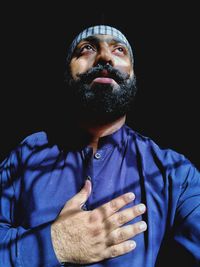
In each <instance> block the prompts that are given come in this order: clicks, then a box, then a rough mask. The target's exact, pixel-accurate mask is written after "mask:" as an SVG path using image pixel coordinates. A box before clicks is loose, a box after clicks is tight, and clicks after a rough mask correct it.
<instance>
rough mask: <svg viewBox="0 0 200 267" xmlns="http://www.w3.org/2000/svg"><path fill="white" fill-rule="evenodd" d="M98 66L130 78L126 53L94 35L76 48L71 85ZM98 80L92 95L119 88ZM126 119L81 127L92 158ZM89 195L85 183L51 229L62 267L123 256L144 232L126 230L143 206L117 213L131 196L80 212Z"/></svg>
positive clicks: (138, 226) (140, 226) (140, 227)
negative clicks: (98, 87)
mask: <svg viewBox="0 0 200 267" xmlns="http://www.w3.org/2000/svg"><path fill="white" fill-rule="evenodd" d="M98 63H104V64H106V63H109V64H111V65H112V66H113V67H115V68H117V69H118V70H121V71H123V72H126V73H127V74H128V75H129V76H130V77H131V76H132V75H133V74H134V70H133V65H132V62H131V59H130V55H129V52H128V49H127V47H126V46H125V45H124V44H122V43H120V42H119V40H116V39H113V37H112V36H109V35H96V36H95V38H88V39H87V40H83V41H81V42H80V43H79V44H78V46H77V48H76V50H75V53H74V56H73V58H72V60H71V63H70V69H71V74H72V77H73V79H75V80H76V79H78V74H80V73H84V72H85V71H87V70H88V69H90V68H92V67H94V66H96V65H97V64H98ZM98 78H99V79H96V80H93V81H92V82H91V90H92V86H93V84H94V83H95V82H98V83H111V84H112V85H113V88H114V89H115V88H116V89H119V86H118V84H117V82H116V81H114V80H113V79H110V78H109V77H108V75H107V73H102V75H101V76H100V77H98ZM125 117H126V116H123V117H121V118H119V119H117V120H116V121H113V122H112V123H109V124H105V125H91V124H89V123H87V122H84V123H83V124H82V127H83V128H84V129H85V130H87V131H88V132H89V133H90V135H92V139H91V142H90V146H92V148H93V151H94V152H95V151H96V149H97V146H98V141H99V138H100V137H102V136H105V135H109V134H112V133H113V132H115V131H116V130H118V129H119V128H120V127H121V126H122V125H123V124H124V123H125ZM91 191H92V188H91V182H90V181H89V180H87V181H86V183H85V186H84V187H83V188H82V190H81V191H80V192H79V193H78V194H76V195H75V196H74V197H73V198H72V199H70V200H69V201H68V202H67V203H66V204H65V206H64V207H63V209H62V210H61V212H60V214H59V215H58V217H57V219H56V220H55V221H54V223H53V224H52V226H51V237H52V244H53V247H54V250H55V254H56V256H57V258H58V260H59V261H60V262H70V263H76V264H90V263H94V262H99V261H102V260H104V259H108V258H113V257H117V256H120V255H123V254H125V253H128V252H130V251H132V250H133V249H135V247H136V243H135V241H133V240H130V239H132V238H134V236H136V235H137V234H140V233H142V232H144V231H145V230H146V229H147V225H146V223H145V222H144V221H140V222H137V223H133V224H130V225H124V224H125V223H127V222H129V221H131V220H133V219H134V218H136V217H137V216H140V215H142V214H143V213H144V212H145V211H146V207H145V205H144V204H142V203H141V204H139V205H137V206H133V207H131V208H126V209H123V211H121V208H123V207H125V206H126V205H127V204H128V203H130V202H132V201H133V200H134V198H135V196H134V194H133V193H132V192H129V193H126V194H123V195H121V196H119V197H117V198H115V199H113V200H112V201H110V202H107V203H106V204H104V205H102V206H100V207H98V208H96V209H94V210H91V211H83V210H82V206H83V205H84V203H85V202H86V201H87V199H88V197H89V195H90V194H91ZM80 222H81V223H80Z"/></svg>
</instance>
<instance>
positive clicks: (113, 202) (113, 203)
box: [110, 200, 117, 211]
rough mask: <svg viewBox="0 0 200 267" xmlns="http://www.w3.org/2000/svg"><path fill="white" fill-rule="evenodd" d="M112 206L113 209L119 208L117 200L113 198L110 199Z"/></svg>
mask: <svg viewBox="0 0 200 267" xmlns="http://www.w3.org/2000/svg"><path fill="white" fill-rule="evenodd" d="M110 207H111V209H112V210H113V211H116V210H117V201H116V200H111V201H110Z"/></svg>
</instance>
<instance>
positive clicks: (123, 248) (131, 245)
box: [105, 240, 136, 259]
mask: <svg viewBox="0 0 200 267" xmlns="http://www.w3.org/2000/svg"><path fill="white" fill-rule="evenodd" d="M135 247H136V243H135V241H133V240H129V241H125V242H123V243H121V244H118V245H114V246H111V247H109V248H108V249H106V250H105V254H106V255H105V258H107V259H108V258H114V257H117V256H121V255H124V254H126V253H128V252H130V251H132V250H133V249H135Z"/></svg>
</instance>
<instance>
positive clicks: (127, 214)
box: [104, 204, 146, 232]
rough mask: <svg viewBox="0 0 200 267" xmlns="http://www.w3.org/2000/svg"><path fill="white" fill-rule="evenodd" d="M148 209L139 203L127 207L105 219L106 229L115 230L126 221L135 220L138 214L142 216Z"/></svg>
mask: <svg viewBox="0 0 200 267" xmlns="http://www.w3.org/2000/svg"><path fill="white" fill-rule="evenodd" d="M145 211H146V207H145V205H144V204H139V205H136V206H134V207H131V208H128V209H125V210H123V211H120V212H117V213H115V214H113V215H112V216H110V217H109V218H107V219H106V220H105V222H104V223H105V229H106V230H108V231H109V232H110V231H113V230H115V229H117V228H119V227H120V226H122V225H124V224H125V223H127V222H129V221H131V220H133V219H134V218H136V217H137V216H140V215H141V214H143V213H144V212H145Z"/></svg>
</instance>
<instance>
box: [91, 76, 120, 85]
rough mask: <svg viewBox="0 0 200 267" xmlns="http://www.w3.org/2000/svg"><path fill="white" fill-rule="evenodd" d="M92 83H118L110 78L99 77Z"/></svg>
mask: <svg viewBox="0 0 200 267" xmlns="http://www.w3.org/2000/svg"><path fill="white" fill-rule="evenodd" d="M92 83H103V84H111V83H116V82H115V80H113V79H112V78H109V77H97V78H95V79H94V80H93V81H92Z"/></svg>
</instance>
